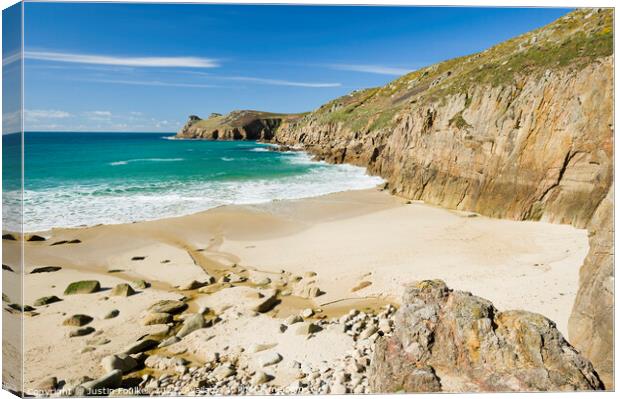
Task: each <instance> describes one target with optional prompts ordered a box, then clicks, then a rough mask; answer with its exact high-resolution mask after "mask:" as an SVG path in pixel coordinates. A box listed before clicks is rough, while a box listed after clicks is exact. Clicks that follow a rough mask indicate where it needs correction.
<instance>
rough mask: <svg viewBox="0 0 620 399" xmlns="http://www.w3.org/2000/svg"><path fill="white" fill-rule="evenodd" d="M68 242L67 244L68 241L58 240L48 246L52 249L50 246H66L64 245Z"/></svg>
mask: <svg viewBox="0 0 620 399" xmlns="http://www.w3.org/2000/svg"><path fill="white" fill-rule="evenodd" d="M68 242H69V241H67V240H60V241H56V242H53V243H51V244H50V247H52V246H54V245H62V244H66V243H68Z"/></svg>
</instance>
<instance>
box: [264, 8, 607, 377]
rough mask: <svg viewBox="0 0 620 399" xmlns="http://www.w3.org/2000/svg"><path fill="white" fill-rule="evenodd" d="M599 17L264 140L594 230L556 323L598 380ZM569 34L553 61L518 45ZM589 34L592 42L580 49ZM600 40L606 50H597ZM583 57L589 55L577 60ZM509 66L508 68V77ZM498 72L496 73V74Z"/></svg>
mask: <svg viewBox="0 0 620 399" xmlns="http://www.w3.org/2000/svg"><path fill="white" fill-rule="evenodd" d="M611 20H612V15H611V11H610V10H601V9H599V10H592V9H581V10H577V11H575V12H573V13H570V14H568V15H567V16H565V17H563V18H560V19H559V20H558V21H556V22H554V23H553V24H551V25H549V26H547V27H544V28H541V29H540V30H537V31H536V32H531V33H529V34H526V35H523V36H520V37H518V38H515V39H513V40H511V41H509V42H505V43H502V44H500V45H498V46H496V47H494V48H492V49H489V50H487V51H484V52H482V53H478V54H474V55H471V56H467V57H464V58H461V59H457V60H449V61H447V62H445V63H441V64H436V65H433V66H430V67H427V68H423V69H421V70H419V71H417V72H414V73H411V74H408V75H405V76H403V77H401V78H399V79H397V80H395V81H394V82H391V83H390V84H388V85H386V86H384V87H381V88H376V89H368V90H363V91H359V92H353V93H351V94H349V95H347V96H344V97H341V98H339V99H336V100H333V101H331V102H329V103H328V104H325V105H324V106H322V107H320V108H319V109H317V110H316V111H314V112H312V113H310V114H308V115H306V116H304V117H303V118H300V119H298V120H292V121H286V122H283V123H282V125H281V126H280V127H279V128H278V130H277V131H276V134H275V136H274V139H273V141H274V142H276V143H280V144H283V145H303V146H304V148H305V149H306V150H308V151H309V152H311V153H313V154H315V156H316V157H317V158H318V159H322V160H326V161H328V162H332V163H351V164H354V165H359V166H364V167H366V168H367V169H368V171H369V172H370V173H372V174H376V175H380V176H382V177H383V178H385V179H386V181H387V188H388V189H389V190H390V191H391V192H392V193H393V194H396V195H399V196H403V197H406V198H409V199H414V200H423V201H425V202H427V203H430V204H434V205H440V206H444V207H447V208H452V209H459V210H465V211H475V212H477V213H480V214H483V215H487V216H492V217H499V218H509V219H515V220H542V221H546V222H552V223H566V224H571V225H573V226H575V227H578V228H588V229H589V230H590V231H591V232H593V233H596V235H594V236H592V239H591V241H590V244H591V250H590V253H589V254H588V257H587V259H586V262H585V264H584V266H583V268H582V269H583V270H582V271H581V273H580V290H579V294H578V297H577V300H576V303H575V306H574V310H573V317H572V319H571V326H570V329H569V333H570V339H571V340H574V341H575V345H576V346H577V347H578V348H579V349H580V350H581V351H583V353H584V354H586V356H591V357H592V362H593V364H594V366H595V367H596V368H597V370H598V371H599V372H600V374H601V376H602V377H603V379H604V380H605V382H606V383H607V388H609V389H611V388H613V381H612V373H613V345H614V343H613V322H612V319H613V300H612V299H613V283H611V282H612V281H613V227H612V226H613V217H612V216H613V200H612V199H606V198H609V197H608V196H609V194H608V193H609V192H610V190H611V189H610V186H611V185H612V182H613V135H614V134H613V55H610V54H613V50H612V46H611V40H612V39H611V36H610V35H609V34H610V32H612V31H613V27H612V25H611ZM578 37H589V38H590V39H591V41H589V42H587V43H586V42H584V43H583V44H579V45H578V47H579V48H580V49H581V50H579V51H576V52H572V53H570V54H569V53H564V56H566V57H574V58H573V60H572V61H570V62H569V64H570V65H568V66H566V65H565V66H562V65H561V62H560V61H559V60H558V61H557V62H555V63H551V64H536V62H535V61H534V60H533V59H532V58H528V57H529V56H527V54H526V53H524V52H527V51H529V50H528V49H531V48H532V47H536V48H538V49H541V48H542V49H545V50H546V51H548V52H549V54H551V53H554V52H556V53H557V52H561V51H563V50H561V49H562V48H563V49H569V48H573V47H572V46H574V45H575V42H574V40H576V38H578ZM597 41H598V43H599V45H600V46H599V45H593V43H595V42H597ZM557 46H560V47H557ZM605 46H607V47H606V48H607V49H608V50H606V51H598V50H597V49H601V48H603V47H605ZM582 51H583V52H582ZM585 53H589V54H591V56H589V57H581V56H580V54H585ZM523 54H526V55H523ZM524 58H528V60H529V61H528V62H530V63H532V65H534V66H533V67H531V68H530V70H529V73H523V72H522V71H523V68H525V66H524V65H525V64H522V63H520V60H522V59H524ZM513 65H518V66H519V67H518V68H517V67H513ZM516 70H518V71H521V72H519V73H514V75H511V74H513V72H514V71H516ZM506 74H510V79H504V80H502V77H503V76H506ZM498 81H499V82H498ZM463 82H465V83H463ZM599 204H602V205H599ZM601 207H602V208H601ZM595 212H598V213H600V215H599V216H597V215H595ZM582 323H583V326H582V325H581V324H582Z"/></svg>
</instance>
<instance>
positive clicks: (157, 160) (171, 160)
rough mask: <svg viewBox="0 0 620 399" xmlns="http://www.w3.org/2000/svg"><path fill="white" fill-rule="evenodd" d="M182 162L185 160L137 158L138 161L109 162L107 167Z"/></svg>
mask: <svg viewBox="0 0 620 399" xmlns="http://www.w3.org/2000/svg"><path fill="white" fill-rule="evenodd" d="M184 160H185V159H184V158H139V159H128V160H126V161H116V162H110V163H109V165H111V166H118V165H127V164H128V163H130V162H180V161H184Z"/></svg>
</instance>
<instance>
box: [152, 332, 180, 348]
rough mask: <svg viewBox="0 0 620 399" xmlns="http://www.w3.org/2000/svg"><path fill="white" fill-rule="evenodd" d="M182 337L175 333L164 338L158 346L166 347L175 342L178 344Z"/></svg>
mask: <svg viewBox="0 0 620 399" xmlns="http://www.w3.org/2000/svg"><path fill="white" fill-rule="evenodd" d="M180 341H181V338H179V337H177V336H176V335H173V336H172V337H170V338H166V339H165V340H163V341H162V342H161V343H160V344H159V345H157V347H158V348H165V347H166V346H170V345H173V344H176V343H177V342H180Z"/></svg>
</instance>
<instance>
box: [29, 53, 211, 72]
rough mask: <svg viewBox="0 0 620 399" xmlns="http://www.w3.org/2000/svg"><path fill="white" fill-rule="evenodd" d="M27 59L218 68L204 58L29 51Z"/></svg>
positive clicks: (138, 65)
mask: <svg viewBox="0 0 620 399" xmlns="http://www.w3.org/2000/svg"><path fill="white" fill-rule="evenodd" d="M25 56H26V59H32V60H42V61H55V62H68V63H74V64H96V65H117V66H129V67H157V68H177V67H182V68H216V67H218V66H219V64H218V62H217V60H214V59H211V58H202V57H123V56H110V55H100V54H74V53H59V52H52V51H27V52H26V54H25Z"/></svg>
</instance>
